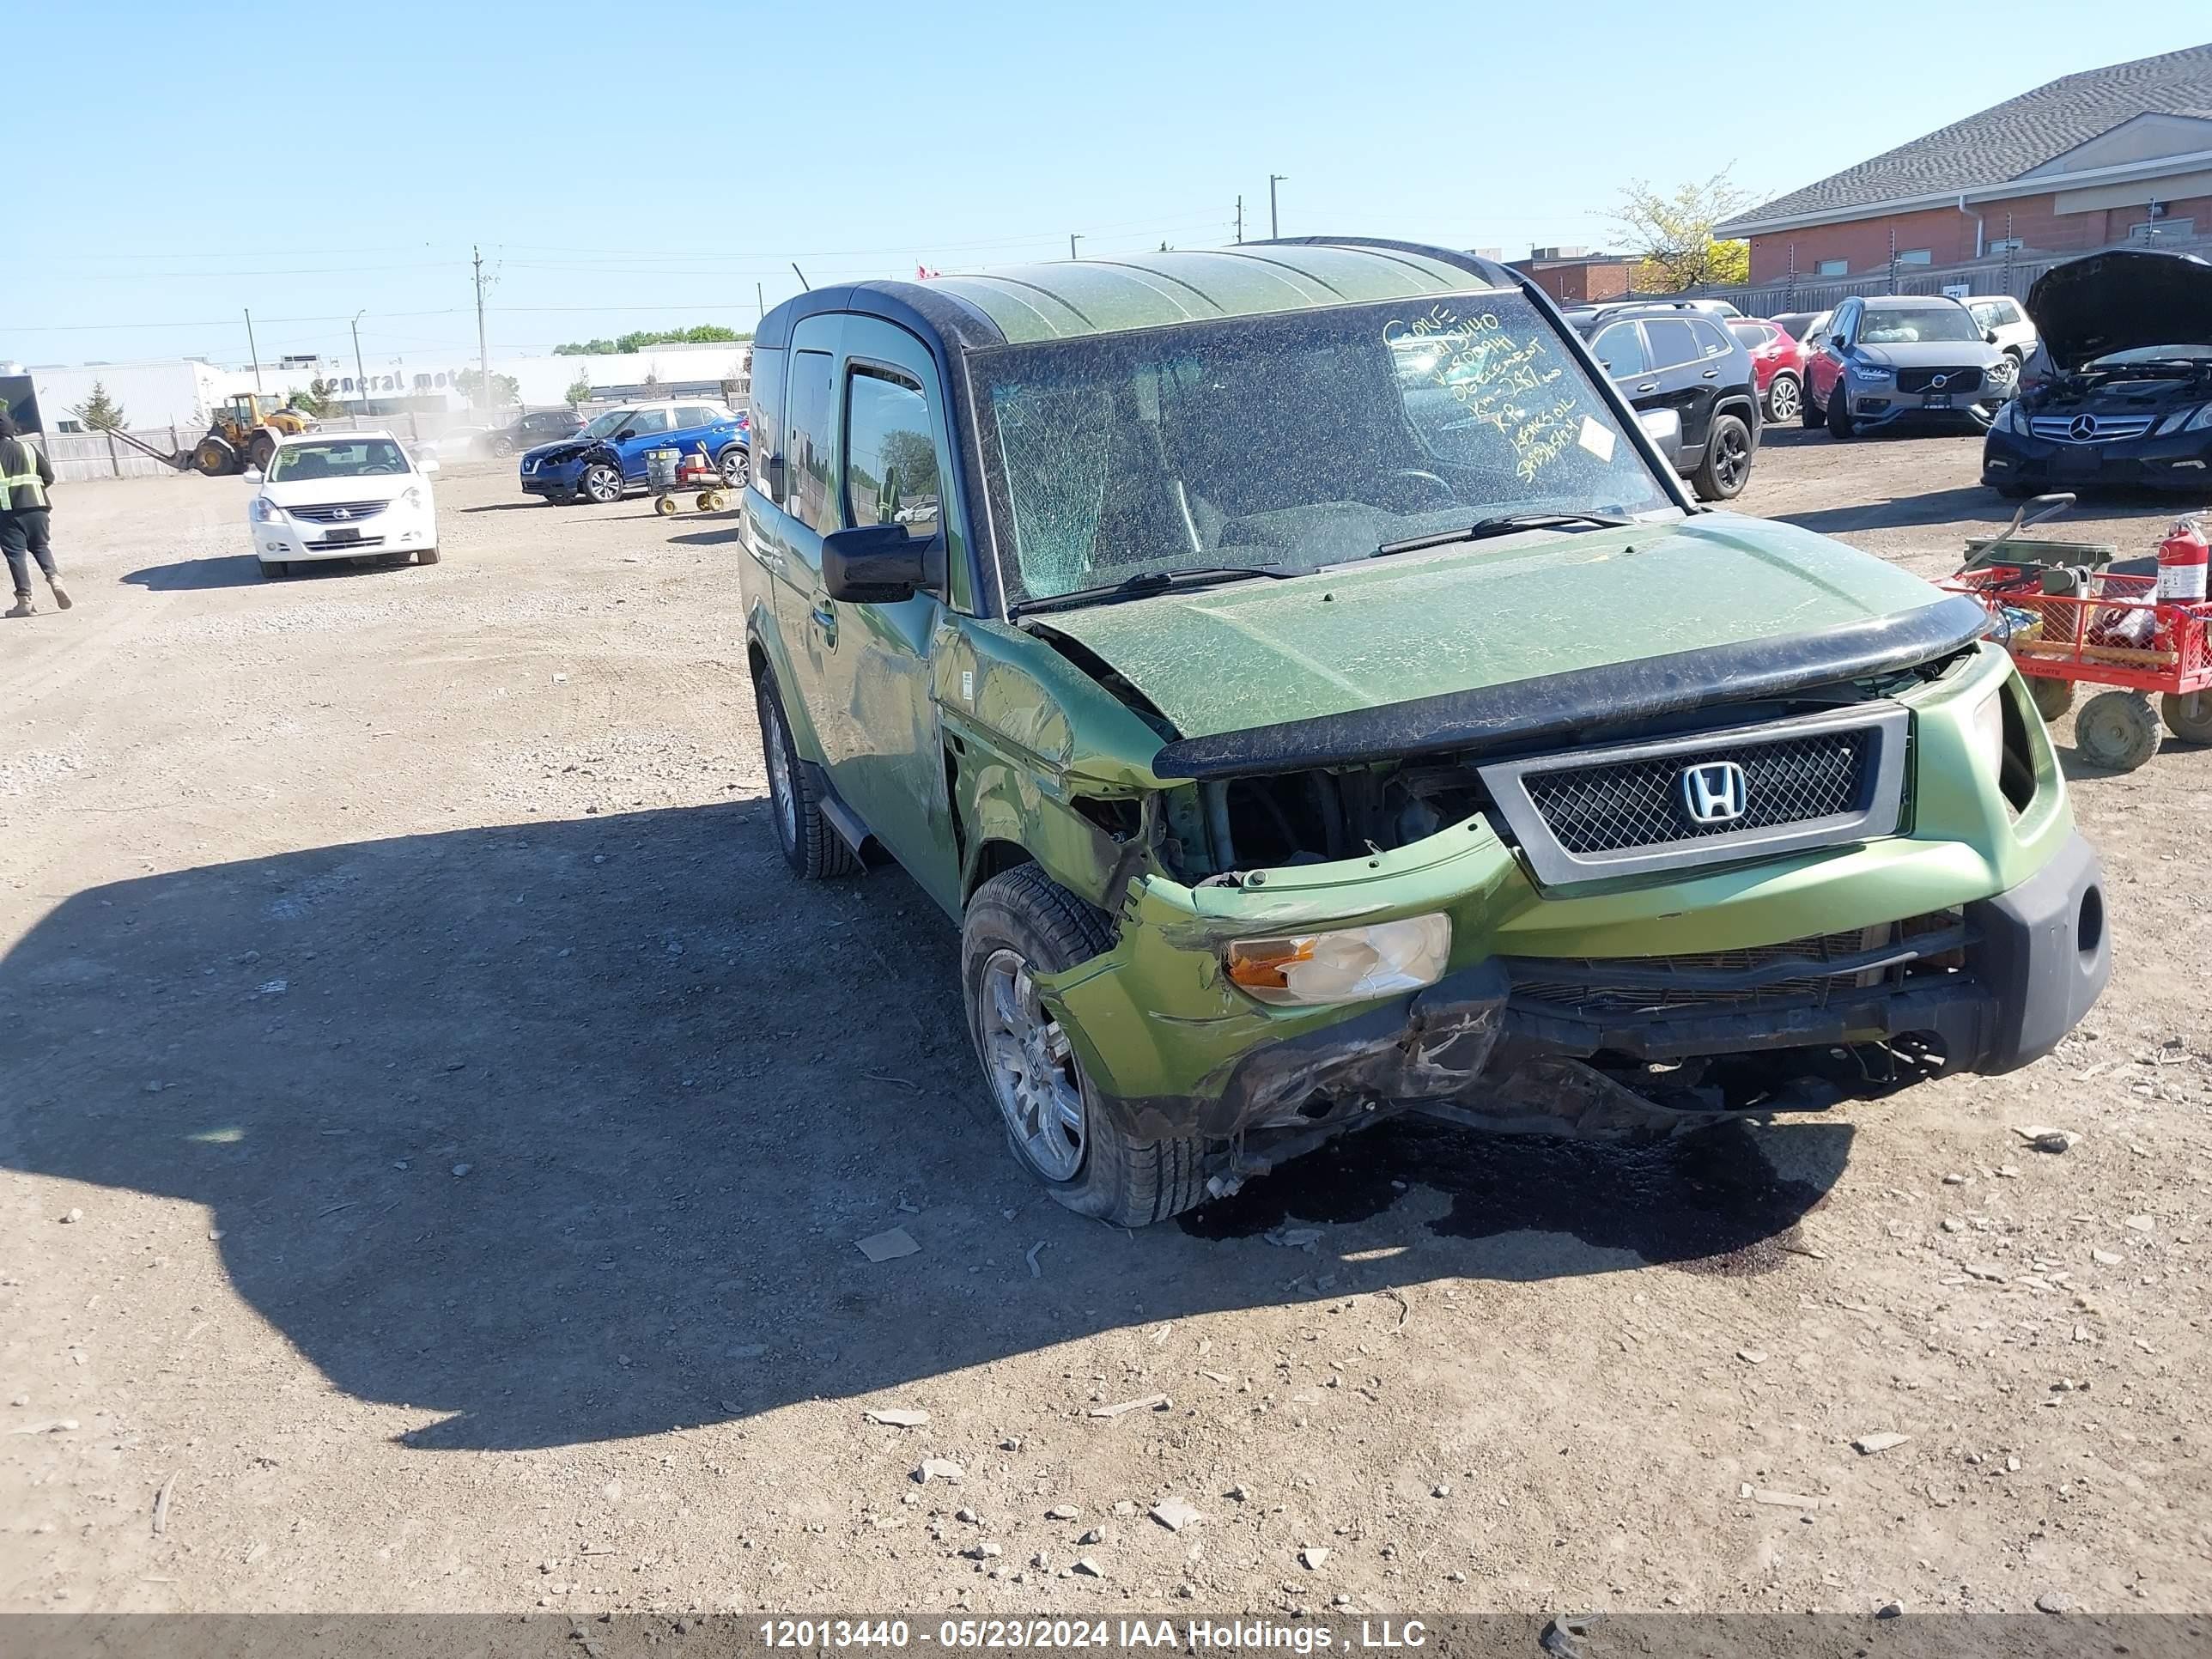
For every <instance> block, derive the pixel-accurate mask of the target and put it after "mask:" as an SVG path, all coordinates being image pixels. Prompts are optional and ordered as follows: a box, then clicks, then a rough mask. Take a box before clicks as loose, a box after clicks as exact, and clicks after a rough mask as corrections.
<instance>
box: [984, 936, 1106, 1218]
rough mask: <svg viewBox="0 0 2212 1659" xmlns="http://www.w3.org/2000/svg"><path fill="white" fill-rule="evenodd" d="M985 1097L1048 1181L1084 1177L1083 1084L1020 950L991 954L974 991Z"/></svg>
mask: <svg viewBox="0 0 2212 1659" xmlns="http://www.w3.org/2000/svg"><path fill="white" fill-rule="evenodd" d="M975 995H976V1000H977V1003H978V1006H977V1009H976V1016H977V1018H976V1024H977V1027H978V1029H979V1030H981V1033H982V1037H983V1045H982V1046H983V1066H984V1069H985V1070H986V1071H987V1073H989V1074H990V1079H991V1092H992V1093H993V1094H994V1096H996V1097H997V1099H998V1102H999V1111H1000V1115H1002V1116H1004V1117H1005V1119H1006V1128H1007V1130H1008V1132H1009V1133H1012V1136H1013V1138H1014V1144H1015V1145H1016V1146H1018V1147H1019V1148H1020V1149H1021V1152H1022V1155H1023V1156H1024V1158H1027V1159H1028V1160H1029V1162H1030V1164H1032V1165H1033V1166H1035V1168H1036V1171H1037V1173H1038V1174H1039V1175H1041V1176H1043V1177H1044V1178H1045V1179H1046V1180H1048V1181H1073V1180H1074V1179H1075V1177H1076V1176H1078V1175H1079V1174H1080V1173H1081V1172H1082V1170H1083V1152H1084V1146H1085V1139H1084V1126H1085V1113H1084V1109H1083V1087H1082V1085H1081V1084H1080V1083H1079V1081H1078V1080H1077V1079H1076V1074H1075V1054H1074V1050H1073V1048H1072V1047H1071V1045H1070V1044H1069V1042H1068V1040H1067V1033H1066V1031H1065V1030H1062V1029H1061V1027H1060V1022H1059V1021H1058V1020H1056V1019H1054V1018H1052V1016H1051V1015H1050V1014H1048V1013H1047V1012H1045V1009H1044V1006H1043V1004H1042V1001H1041V1000H1039V998H1038V995H1037V988H1036V979H1035V977H1034V976H1033V975H1031V974H1030V965H1029V963H1027V962H1026V961H1024V959H1023V958H1022V956H1021V954H1020V952H1018V951H1011V950H1000V951H993V952H992V953H991V956H990V957H989V959H988V960H987V961H986V962H985V963H983V973H982V976H981V980H980V981H979V982H978V984H977V987H976V992H975Z"/></svg>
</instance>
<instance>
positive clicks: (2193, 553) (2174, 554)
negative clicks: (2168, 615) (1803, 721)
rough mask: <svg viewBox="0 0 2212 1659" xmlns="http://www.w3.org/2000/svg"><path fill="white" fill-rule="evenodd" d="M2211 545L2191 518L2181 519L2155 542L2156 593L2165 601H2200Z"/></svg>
mask: <svg viewBox="0 0 2212 1659" xmlns="http://www.w3.org/2000/svg"><path fill="white" fill-rule="evenodd" d="M2208 555H2212V547H2208V545H2207V544H2206V542H2205V540H2204V532H2203V529H2202V528H2201V527H2200V526H2198V524H2197V520H2194V519H2183V520H2180V521H2179V523H2177V524H2176V525H2175V526H2173V528H2172V530H2171V531H2170V532H2167V534H2166V539H2165V540H2164V541H2162V542H2160V544H2158V597H2159V602H2160V604H2164V605H2202V604H2203V602H2204V574H2205V568H2206V563H2207V558H2208Z"/></svg>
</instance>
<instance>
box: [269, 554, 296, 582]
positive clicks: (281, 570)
mask: <svg viewBox="0 0 2212 1659" xmlns="http://www.w3.org/2000/svg"><path fill="white" fill-rule="evenodd" d="M290 574H292V567H291V566H290V565H289V564H286V563H285V562H283V560H282V559H264V560H262V562H261V580H264V581H265V582H273V581H282V580H283V579H284V578H285V577H287V576H289V575H290Z"/></svg>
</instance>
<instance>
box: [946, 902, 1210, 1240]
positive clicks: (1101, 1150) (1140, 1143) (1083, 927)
mask: <svg viewBox="0 0 2212 1659" xmlns="http://www.w3.org/2000/svg"><path fill="white" fill-rule="evenodd" d="M1113 943H1114V933H1113V927H1112V925H1111V922H1110V921H1109V918H1108V916H1107V915H1106V913H1105V912H1104V911H1103V910H1101V909H1099V908H1097V907H1096V906H1094V905H1091V904H1087V903H1085V902H1084V901H1083V900H1081V899H1080V898H1078V897H1077V896H1075V895H1074V894H1073V893H1071V892H1069V891H1068V890H1066V888H1064V887H1062V886H1060V884H1058V883H1057V882H1055V881H1054V880H1053V879H1052V878H1051V877H1049V876H1048V875H1046V874H1045V872H1043V870H1042V869H1041V868H1039V867H1038V866H1036V865H1034V864H1024V865H1021V866H1018V867H1016V868H1014V869H1012V870H1009V871H1007V872H1006V873H1005V874H1003V875H999V876H994V877H993V878H991V879H990V880H988V881H987V882H985V883H984V884H982V885H981V887H979V888H977V889H976V890H975V897H973V898H972V899H970V900H969V902H968V914H967V916H966V918H965V919H964V920H963V922H962V924H961V928H960V984H961V991H962V1000H963V1002H964V1003H965V1004H966V1005H967V1009H968V1036H969V1042H971V1043H972V1044H973V1045H974V1047H975V1057H976V1060H977V1062H978V1064H980V1065H981V1066H982V1069H983V1080H984V1085H985V1087H986V1088H987V1089H988V1090H989V1091H991V1094H992V1098H993V1100H994V1103H996V1104H997V1105H998V1107H999V1109H1000V1115H1001V1116H1002V1117H1004V1118H1005V1119H1006V1124H1007V1130H1006V1139H1007V1144H1008V1145H1009V1146H1011V1147H1012V1150H1013V1152H1014V1157H1015V1161H1016V1162H1018V1164H1021V1166H1022V1168H1023V1169H1024V1170H1026V1171H1027V1172H1028V1173H1029V1174H1030V1176H1031V1178H1032V1179H1034V1180H1036V1181H1037V1182H1039V1183H1040V1184H1041V1185H1042V1187H1043V1188H1044V1189H1045V1190H1046V1191H1047V1192H1048V1193H1050V1194H1052V1196H1053V1198H1054V1200H1056V1201H1057V1202H1059V1203H1060V1204H1063V1205H1065V1206H1066V1207H1067V1208H1069V1209H1071V1210H1073V1211H1074V1212H1076V1213H1077V1214H1079V1215H1089V1216H1097V1217H1098V1218H1100V1219H1101V1220H1103V1221H1109V1222H1111V1223H1112V1224H1113V1225H1115V1226H1117V1227H1142V1226H1146V1225H1150V1224H1151V1223H1152V1222H1155V1221H1164V1220H1166V1219H1167V1218H1169V1217H1170V1216H1172V1215H1179V1214H1181V1213H1182V1212H1183V1211H1185V1210H1188V1209H1189V1208H1190V1207H1191V1206H1193V1205H1194V1204H1197V1203H1198V1202H1200V1200H1202V1199H1204V1198H1205V1196H1206V1169H1205V1157H1204V1153H1205V1143H1204V1142H1203V1141H1202V1140H1200V1139H1197V1138H1195V1137H1188V1136H1177V1137H1171V1138H1170V1139H1164V1140H1139V1139H1134V1138H1133V1137H1131V1136H1129V1135H1127V1134H1124V1133H1122V1132H1121V1129H1120V1128H1119V1127H1117V1126H1116V1125H1115V1123H1114V1122H1113V1121H1111V1120H1110V1119H1109V1117H1108V1116H1107V1115H1106V1114H1105V1113H1104V1112H1103V1110H1102V1109H1100V1107H1099V1104H1098V1098H1097V1092H1096V1091H1094V1090H1093V1089H1092V1088H1091V1084H1090V1081H1089V1079H1086V1078H1085V1077H1084V1076H1083V1075H1082V1065H1081V1062H1080V1061H1079V1060H1077V1059H1076V1058H1075V1057H1074V1056H1073V1054H1070V1055H1069V1056H1068V1057H1067V1058H1066V1060H1065V1062H1064V1065H1065V1067H1066V1071H1068V1072H1072V1073H1073V1077H1074V1082H1075V1084H1076V1085H1077V1087H1078V1088H1079V1091H1080V1094H1081V1099H1082V1102H1083V1116H1084V1120H1085V1121H1084V1133H1083V1144H1082V1147H1081V1162H1080V1163H1079V1164H1078V1165H1077V1167H1076V1169H1075V1173H1074V1175H1073V1177H1072V1178H1068V1179H1055V1178H1054V1176H1052V1175H1051V1174H1050V1173H1048V1171H1046V1170H1043V1169H1042V1168H1040V1167H1039V1165H1038V1164H1037V1163H1036V1159H1035V1158H1032V1157H1031V1155H1030V1152H1029V1151H1028V1149H1027V1148H1026V1147H1025V1146H1024V1143H1023V1141H1022V1139H1021V1138H1020V1137H1019V1135H1018V1133H1016V1130H1015V1121H1014V1115H1013V1112H1012V1109H1011V1108H1010V1106H1009V1105H1008V1103H1007V1101H1006V1097H1004V1095H1003V1093H1002V1091H1001V1086H1000V1081H999V1079H998V1076H997V1073H995V1072H994V1069H993V1066H992V1064H991V1061H990V1060H989V1059H988V1057H987V1054H986V1051H985V1046H984V1033H983V1009H982V998H983V997H984V996H985V995H987V994H989V982H990V978H991V975H989V974H988V973H987V969H988V968H989V967H990V965H991V964H992V963H994V961H1000V960H1003V959H1004V955H1005V953H1006V952H1009V951H1011V952H1012V953H1013V954H1014V955H1015V956H1017V957H1019V958H1020V960H1021V961H1022V962H1024V963H1027V964H1028V965H1029V966H1030V967H1031V968H1033V969H1035V970H1036V972H1038V973H1041V974H1050V973H1059V972H1060V971H1062V970H1064V969H1068V968H1072V967H1073V966H1074V965H1075V964H1076V963H1079V962H1087V961H1089V960H1090V959H1091V957H1095V956H1097V955H1098V954H1099V952H1101V951H1105V950H1107V949H1109V947H1111V945H1113Z"/></svg>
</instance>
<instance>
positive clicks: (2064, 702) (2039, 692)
mask: <svg viewBox="0 0 2212 1659" xmlns="http://www.w3.org/2000/svg"><path fill="white" fill-rule="evenodd" d="M2027 695H2028V696H2029V697H2030V698H2031V699H2033V702H2034V703H2035V712H2036V713H2037V714H2040V715H2042V716H2043V718H2044V720H2045V721H2046V722H2047V721H2051V720H2057V718H2058V717H2059V716H2060V715H2061V714H2064V713H2065V712H2066V711H2067V710H2068V709H2069V708H2072V707H2073V706H2074V682H2073V681H2071V680H2047V679H2045V678H2041V677H2040V676H2038V677H2037V678H2034V679H2032V680H2030V681H2028V683H2027Z"/></svg>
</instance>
